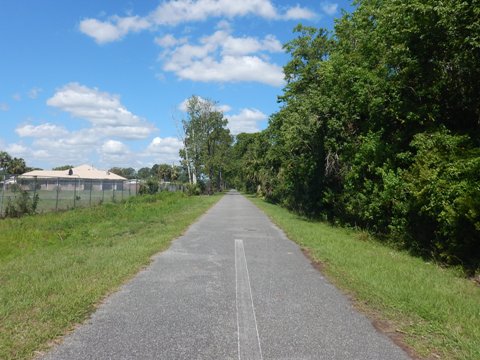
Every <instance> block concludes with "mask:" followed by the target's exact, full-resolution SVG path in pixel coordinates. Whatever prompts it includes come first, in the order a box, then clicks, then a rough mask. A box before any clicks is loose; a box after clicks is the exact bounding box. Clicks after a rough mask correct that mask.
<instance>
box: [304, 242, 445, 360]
mask: <svg viewBox="0 0 480 360" xmlns="http://www.w3.org/2000/svg"><path fill="white" fill-rule="evenodd" d="M301 250H302V253H303V254H304V255H305V257H306V258H307V259H308V260H310V264H312V266H313V267H314V268H315V269H317V270H318V271H320V272H321V273H322V275H325V276H326V277H327V278H328V279H330V277H329V276H328V275H327V274H326V271H325V270H326V267H327V265H326V264H324V263H322V262H320V261H316V260H315V259H314V258H313V256H312V254H311V252H310V249H306V248H301ZM337 288H338V287H337ZM339 290H340V291H342V292H343V293H344V294H345V295H346V296H347V298H348V299H349V300H350V302H351V303H352V305H353V307H354V308H355V309H356V310H358V311H359V312H361V313H362V314H364V315H365V316H367V317H368V319H369V320H370V321H371V323H372V325H373V327H374V328H375V329H376V330H377V331H378V332H380V333H382V334H384V335H386V336H388V337H389V338H390V339H391V340H392V341H393V342H394V343H395V344H396V345H397V346H398V347H400V348H401V349H402V350H403V351H405V352H406V353H407V355H408V356H410V358H412V359H413V360H435V359H441V357H440V356H439V355H437V354H435V353H432V354H431V355H430V356H429V357H428V358H424V357H421V356H419V355H418V354H417V353H416V352H415V350H414V349H412V348H411V347H410V346H409V345H408V344H407V343H406V342H405V333H404V332H402V331H401V330H399V329H397V327H396V326H395V324H394V323H392V322H389V321H386V320H385V319H383V318H382V317H381V315H380V314H379V313H378V312H376V311H374V310H373V309H371V308H369V307H368V305H367V304H366V303H365V302H362V301H360V300H358V299H356V298H355V296H354V295H353V294H352V293H347V292H345V291H344V290H342V289H339Z"/></svg>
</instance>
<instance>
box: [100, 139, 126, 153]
mask: <svg viewBox="0 0 480 360" xmlns="http://www.w3.org/2000/svg"><path fill="white" fill-rule="evenodd" d="M101 151H102V153H104V154H107V155H125V154H127V153H128V152H129V150H128V147H127V146H126V145H125V144H124V143H122V142H121V141H116V140H108V141H106V142H104V143H103V145H102V148H101Z"/></svg>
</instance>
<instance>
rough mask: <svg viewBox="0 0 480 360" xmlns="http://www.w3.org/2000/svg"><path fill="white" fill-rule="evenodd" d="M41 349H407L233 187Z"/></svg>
mask: <svg viewBox="0 0 480 360" xmlns="http://www.w3.org/2000/svg"><path fill="white" fill-rule="evenodd" d="M43 359H44V360H47V359H48V360H52V359H69V360H70V359H71V360H75V359H116V360H117V359H168V360H174V359H222V360H224V359H225V360H226V359H241V360H244V359H245V360H246V359H252V360H257V359H290V360H293V359H339V360H349V359H358V360H360V359H368V360H375V359H378V360H390V359H408V356H407V354H406V353H405V352H404V351H403V350H402V349H400V348H399V347H398V346H396V345H395V344H394V343H393V342H392V341H391V340H390V339H389V338H387V337H386V336H385V335H383V334H380V333H378V332H377V331H376V330H375V329H374V327H373V326H372V325H371V322H370V321H369V320H368V319H367V318H366V317H365V316H363V315H361V314H359V313H358V312H357V311H355V309H354V308H353V307H352V305H351V304H350V303H349V301H348V300H347V298H346V297H345V296H344V295H343V294H341V293H340V292H339V291H338V290H337V289H336V288H335V287H334V286H332V285H331V284H330V283H329V282H328V281H327V280H326V279H325V278H324V277H323V276H322V275H321V273H319V272H318V271H317V270H316V269H314V268H313V267H312V266H311V264H310V262H309V260H308V259H307V258H305V256H304V255H303V254H302V252H301V251H300V249H299V247H298V246H297V245H296V244H294V243H293V242H291V241H290V240H288V239H287V238H286V236H285V235H284V234H283V232H282V231H281V230H279V229H278V228H277V227H276V226H275V225H274V224H273V223H272V222H271V221H270V220H269V219H268V217H267V216H266V215H265V214H264V213H262V212H261V211H260V210H259V209H258V208H256V207H255V206H254V205H253V204H252V203H251V202H250V201H248V200H247V199H246V198H245V197H243V196H242V195H240V194H238V193H236V192H229V193H228V194H227V195H225V196H224V197H223V198H222V199H221V200H220V201H219V202H218V203H217V204H216V205H215V206H214V207H212V208H211V209H210V210H209V211H208V212H207V213H206V214H205V215H204V216H203V217H202V218H201V219H200V220H199V221H198V222H197V223H195V224H194V225H192V226H191V227H190V229H189V230H188V231H187V232H186V233H185V235H183V236H182V237H180V238H178V239H177V240H175V241H174V242H173V243H172V246H171V247H170V249H168V250H167V251H164V252H162V253H159V254H158V255H156V256H155V257H154V261H153V262H152V264H151V265H150V266H149V267H148V268H147V269H145V270H143V271H141V272H140V273H139V274H138V275H137V276H136V277H135V278H134V279H132V280H131V281H130V282H128V283H127V284H125V285H124V286H123V287H122V288H121V289H120V290H119V291H118V292H116V293H114V294H113V295H111V296H110V297H108V298H107V299H106V301H105V302H104V303H103V304H102V305H101V306H100V307H99V308H98V310H97V311H96V312H95V313H94V314H93V315H92V317H91V318H90V320H88V321H87V322H86V323H85V324H84V325H82V326H80V327H79V328H78V329H77V330H75V331H74V332H73V333H72V334H71V335H68V336H67V337H65V339H64V341H63V342H62V344H60V345H59V346H57V347H56V348H54V349H52V351H51V352H50V353H48V354H46V355H45V356H44V357H43Z"/></svg>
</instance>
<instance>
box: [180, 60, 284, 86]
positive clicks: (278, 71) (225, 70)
mask: <svg viewBox="0 0 480 360" xmlns="http://www.w3.org/2000/svg"><path fill="white" fill-rule="evenodd" d="M176 74H177V75H178V76H179V77H180V78H181V79H188V80H194V81H202V82H211V81H215V82H244V81H247V82H260V83H264V84H267V85H272V86H281V85H282V84H283V71H282V68H281V67H280V66H277V65H274V64H269V63H267V62H266V61H264V60H263V59H261V58H259V57H256V56H242V57H234V56H225V57H223V58H222V59H221V60H220V61H216V60H214V59H212V58H210V57H208V58H204V59H202V60H200V61H195V62H192V64H190V66H188V67H184V68H182V69H179V71H177V72H176Z"/></svg>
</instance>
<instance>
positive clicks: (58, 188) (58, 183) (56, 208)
mask: <svg viewBox="0 0 480 360" xmlns="http://www.w3.org/2000/svg"><path fill="white" fill-rule="evenodd" d="M59 193H60V178H58V177H57V198H56V200H55V211H58V194H59Z"/></svg>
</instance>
